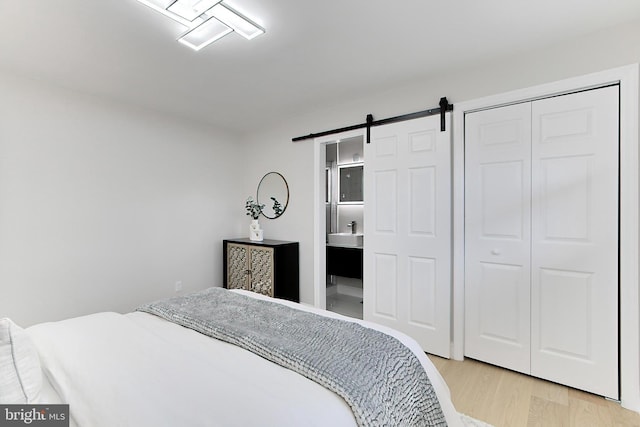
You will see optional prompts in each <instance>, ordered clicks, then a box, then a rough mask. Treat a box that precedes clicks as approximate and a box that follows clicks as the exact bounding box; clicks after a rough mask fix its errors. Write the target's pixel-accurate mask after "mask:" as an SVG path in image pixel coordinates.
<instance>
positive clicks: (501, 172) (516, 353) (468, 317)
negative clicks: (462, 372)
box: [465, 103, 531, 373]
mask: <svg viewBox="0 0 640 427" xmlns="http://www.w3.org/2000/svg"><path fill="white" fill-rule="evenodd" d="M530 147H531V106H530V104H529V103H525V104H518V105H513V106H508V107H502V108H496V109H492V110H486V111H480V112H476V113H471V114H467V116H466V117H465V324H466V325H465V355H466V356H468V357H472V358H475V359H479V360H484V361H487V362H490V363H493V364H498V365H501V366H504V367H507V368H510V369H513V370H516V371H520V372H525V373H529V370H530V333H529V325H530V299H529V289H530V267H529V266H530V246H531V240H530V211H531V204H530V200H531V191H530V188H531V166H530V165H531V159H530V157H531V148H530Z"/></svg>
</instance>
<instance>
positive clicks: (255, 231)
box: [249, 219, 263, 242]
mask: <svg viewBox="0 0 640 427" xmlns="http://www.w3.org/2000/svg"><path fill="white" fill-rule="evenodd" d="M249 240H253V241H254V242H261V241H262V240H263V238H262V228H260V223H259V222H258V220H257V219H252V220H251V224H250V225H249Z"/></svg>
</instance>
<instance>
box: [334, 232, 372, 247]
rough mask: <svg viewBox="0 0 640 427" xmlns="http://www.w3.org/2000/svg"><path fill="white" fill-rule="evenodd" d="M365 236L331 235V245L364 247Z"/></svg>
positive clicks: (350, 234) (358, 234) (349, 234)
mask: <svg viewBox="0 0 640 427" xmlns="http://www.w3.org/2000/svg"><path fill="white" fill-rule="evenodd" d="M363 241H364V235H363V234H360V233H357V234H352V233H330V234H329V244H330V245H340V246H362V243H363Z"/></svg>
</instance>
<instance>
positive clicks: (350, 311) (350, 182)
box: [324, 135, 364, 319]
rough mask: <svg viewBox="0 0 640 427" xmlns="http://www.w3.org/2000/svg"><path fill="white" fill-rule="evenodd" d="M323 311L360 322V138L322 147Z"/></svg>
mask: <svg viewBox="0 0 640 427" xmlns="http://www.w3.org/2000/svg"><path fill="white" fill-rule="evenodd" d="M325 150H326V151H325V154H326V167H325V185H324V187H325V215H326V308H327V310H329V311H333V312H336V313H340V314H343V315H345V316H349V317H355V318H358V319H362V301H363V288H362V266H363V245H364V235H363V233H362V230H363V229H364V193H363V172H364V138H363V137H362V135H359V136H355V137H351V138H344V139H338V140H336V141H335V142H331V143H327V144H325Z"/></svg>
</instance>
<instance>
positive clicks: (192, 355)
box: [0, 288, 464, 427]
mask: <svg viewBox="0 0 640 427" xmlns="http://www.w3.org/2000/svg"><path fill="white" fill-rule="evenodd" d="M214 291H215V292H214ZM203 292H214V293H220V294H224V295H223V296H224V297H225V298H226V297H227V295H230V298H242V301H243V303H244V301H245V300H250V302H249V303H250V304H254V301H255V302H259V301H262V302H259V304H263V305H269V306H273V304H275V305H276V306H277V307H276V308H277V309H278V310H289V311H290V312H291V313H293V315H295V316H310V317H317V318H319V319H321V320H323V321H325V320H326V319H331V320H330V321H331V322H342V323H340V325H342V326H341V328H340V329H342V327H345V326H346V325H351V326H350V327H353V328H359V330H360V329H361V330H365V332H366V333H369V331H373V332H374V333H376V334H382V335H384V337H385V339H386V338H388V339H390V340H392V341H394V342H399V343H401V346H402V347H403V348H405V349H406V350H407V351H408V352H409V353H410V354H411V356H410V358H412V359H413V358H415V360H416V361H417V362H416V363H417V364H418V365H419V366H420V370H421V371H422V370H423V371H424V373H425V374H426V376H427V377H428V382H430V384H431V387H432V389H433V393H434V394H435V396H436V399H435V400H436V402H435V405H436V406H439V408H440V410H441V414H442V417H443V418H444V420H443V421H442V422H438V423H436V424H434V425H448V426H452V427H456V426H462V425H464V424H463V421H462V418H461V416H460V414H458V413H457V412H456V410H455V408H454V406H453V403H452V402H451V399H450V394H449V390H448V388H447V385H446V384H445V382H444V380H443V379H442V377H441V376H440V374H439V373H438V371H437V370H436V369H435V367H434V366H433V364H432V363H431V362H430V361H429V359H428V358H427V357H426V355H425V353H424V352H422V350H421V348H420V347H419V346H418V344H417V343H416V342H415V341H414V340H412V339H411V338H409V337H407V336H406V335H404V334H402V333H399V332H397V331H394V330H392V329H389V328H385V327H382V326H379V325H375V324H372V323H369V322H365V321H361V320H356V319H352V318H347V317H344V316H341V315H338V314H336V313H331V312H327V311H323V310H318V309H315V308H312V307H307V306H303V305H301V304H296V303H293V302H289V301H284V300H276V299H272V298H268V297H264V296H262V295H258V294H255V293H252V292H248V291H242V290H233V291H230V290H222V289H220V288H210V289H209V290H206V291H203ZM190 297H191V298H192V299H193V300H195V299H198V300H202V295H201V294H200V293H196V294H193V295H192V296H190ZM171 303H172V304H173V306H171V307H178V308H180V307H182V306H185V304H186V303H184V302H182V300H179V299H176V298H173V299H171ZM274 307H275V306H274ZM281 307H282V308H281ZM154 308H155V309H156V311H162V310H161V309H158V308H157V306H143V307H141V308H140V309H139V311H135V312H132V313H127V314H118V313H110V312H105V313H96V314H92V315H88V316H83V317H78V318H72V319H68V320H63V321H59V322H51V323H43V324H39V325H35V326H31V327H29V328H26V329H24V330H22V329H20V328H19V327H17V326H15V325H13V326H10V327H9V329H10V330H9V331H7V330H5V331H4V332H3V331H2V330H0V357H3V355H5V356H6V354H7V352H6V345H7V342H8V341H12V342H13V345H14V347H15V345H20V346H21V347H22V348H17V349H16V348H13V349H12V350H11V351H12V352H13V354H14V356H13V357H16V358H17V360H15V361H14V362H15V363H14V365H15V366H14V367H15V368H16V369H17V371H18V372H17V375H18V377H19V378H18V379H19V385H20V387H22V388H23V390H22V395H23V396H24V398H25V400H26V401H23V402H22V403H48V404H55V403H68V404H69V405H70V413H71V425H74V426H79V427H84V426H90V427H100V426H105V427H107V426H108V427H114V426H336V427H339V426H356V425H385V424H386V425H389V422H388V421H387V422H380V421H379V420H380V419H381V418H379V417H380V416H387V414H386V412H388V410H387V409H384V410H380V412H381V414H377V415H375V417H373V418H372V419H373V421H372V419H369V420H367V419H366V418H367V415H366V414H365V415H361V414H360V413H359V412H358V411H359V409H358V408H355V409H354V406H353V402H352V401H351V400H350V398H349V397H348V396H347V397H345V396H344V395H341V394H340V393H341V389H340V387H338V390H339V392H336V390H335V386H334V390H331V389H330V388H331V387H329V388H327V385H326V384H324V385H321V384H322V383H323V381H322V380H321V379H322V377H321V379H320V380H319V379H318V378H315V376H314V375H315V374H314V373H315V370H313V369H312V372H311V375H310V374H309V373H308V371H300V370H298V371H296V367H295V366H293V367H292V366H289V365H287V363H284V362H278V361H276V362H277V363H274V361H271V360H269V357H270V355H271V353H272V352H273V350H269V349H267V350H264V349H263V352H264V351H266V352H267V354H266V355H265V354H263V353H261V352H260V350H259V349H258V350H255V349H253V350H251V351H250V350H247V349H244V348H242V346H241V344H238V343H232V342H233V340H227V341H229V342H227V341H224V340H222V339H216V338H212V337H210V336H207V335H205V334H204V333H202V332H198V331H197V329H198V327H197V326H198V325H195V326H194V321H193V320H184V319H183V321H182V323H183V324H184V323H187V324H188V327H185V326H183V325H181V324H179V323H180V319H178V322H177V323H174V322H176V319H175V318H177V317H180V318H181V319H182V317H184V316H182V315H181V314H175V313H173V311H172V313H173V314H172V316H173V317H174V319H170V320H171V321H170V320H166V319H165V318H162V317H160V316H159V315H158V314H157V313H153V314H152V312H153V310H154ZM171 310H173V308H171ZM186 310H187V311H189V310H192V309H190V308H189V309H186ZM165 311H166V310H165ZM213 311H217V310H213ZM234 313H236V314H235V320H236V321H237V319H239V318H245V317H251V315H250V314H248V313H251V310H243V311H238V310H237V311H235V312H234ZM287 313H288V312H287ZM303 313H304V314H303ZM287 315H290V314H287ZM225 316H226V317H234V316H229V315H228V314H226V315H225ZM296 319H298V317H296ZM326 321H327V322H328V321H329V320H326ZM189 322H191V323H189ZM195 323H199V321H195ZM231 323H232V324H234V323H236V322H235V321H233V322H231ZM263 323H265V322H263ZM269 323H270V322H269ZM276 323H277V322H276ZM281 323H284V324H286V323H293V322H281ZM296 323H300V321H298V320H296ZM5 326H6V325H5ZM281 326H282V325H280V326H278V327H281ZM284 326H286V325H284ZM11 328H13V329H11ZM0 329H2V328H0ZM194 329H195V330H194ZM213 329H214V333H218V332H216V331H217V329H218V328H217V327H213ZM7 333H9V334H11V335H12V337H11V340H7V339H5V340H4V341H3V340H2V338H1V336H2V335H3V334H4V335H6V334H7ZM287 334H289V333H288V332H287V333H285V335H287ZM245 335H246V333H244V332H243V333H241V334H240V338H239V339H240V340H245V338H246V337H245ZM305 335H307V336H309V337H321V336H324V335H325V333H324V332H323V333H322V334H317V333H306V334H305ZM382 335H380V336H382ZM294 339H295V341H302V340H303V338H294ZM349 339H350V338H349ZM313 340H314V341H315V338H314V339H313ZM364 341H367V343H364V342H363V343H357V344H356V345H355V347H363V348H364V346H365V345H367V346H371V345H373V344H372V342H374V341H375V342H376V343H377V342H378V341H380V342H381V341H384V340H382V339H380V338H375V339H372V338H370V337H369V338H366V339H365V340H364ZM251 342H252V344H251V345H252V346H254V347H259V345H257V344H255V342H254V341H251ZM385 345H389V344H385ZM276 346H277V345H276ZM2 347H5V349H4V350H2V349H1V348H2ZM301 347H302V348H303V350H305V349H307V350H309V348H310V347H309V346H308V345H307V344H304V345H301ZM339 347H340V348H335V347H334V349H335V354H338V353H339V352H338V350H341V347H343V345H342V344H341V345H340V346H339ZM371 348H373V347H371ZM280 350H283V351H285V350H287V349H279V350H278V351H280ZM367 351H370V352H372V353H373V352H375V351H372V350H367ZM33 352H35V353H36V356H33ZM385 352H386V350H385V349H384V348H383V349H382V353H385ZM276 353H277V352H276ZM278 354H280V353H278ZM309 354H310V356H311V357H312V358H313V356H314V354H317V355H321V356H322V357H321V359H322V360H323V363H325V364H327V363H328V364H329V365H331V366H334V365H336V360H335V358H334V360H333V361H332V360H331V357H332V355H333V354H334V351H333V350H332V351H327V350H326V349H325V350H318V351H316V350H313V351H309ZM295 357H298V356H295ZM341 357H342V356H341ZM277 358H280V356H277V357H276V359H277ZM371 358H372V359H374V357H373V356H372V357H371ZM401 358H402V360H405V359H408V358H409V357H407V356H406V355H403V356H401ZM327 361H328V362H327ZM294 362H295V363H293V365H299V364H304V363H302V362H300V361H299V360H298V359H295V360H294ZM358 363H359V364H360V365H363V364H369V362H366V363H361V362H358ZM393 363H395V364H396V365H397V364H398V362H397V361H396V362H393ZM5 365H6V364H5ZM5 365H2V366H0V369H3V372H2V373H3V376H4V377H5V378H8V377H7V376H6V375H5V372H4V370H6V369H5V368H6V366H5ZM290 365H291V363H290ZM314 369H315V368H314ZM348 369H351V368H348ZM36 370H37V372H36ZM386 370H387V368H385V373H378V374H376V375H362V376H356V377H355V379H350V380H349V381H347V383H348V384H347V388H348V387H349V384H351V383H352V382H357V381H356V380H358V378H361V377H365V376H366V377H368V378H369V379H368V381H370V380H371V378H375V383H376V384H375V387H387V386H386V385H384V384H383V383H384V382H385V381H388V377H390V375H388V374H387V373H386ZM40 374H41V375H40ZM347 376H348V375H347ZM415 376H416V375H413V374H412V376H411V377H412V378H411V379H414V377H415ZM39 378H40V380H39ZM310 378H311V379H310ZM338 380H339V379H338ZM5 382H6V381H5ZM325 382H326V381H325ZM329 382H330V383H331V381H329ZM365 384H366V382H365ZM3 387H4V389H5V390H4V391H3V390H2V388H3ZM366 387H367V388H371V389H374V388H375V387H374V386H370V385H367V386H366ZM411 387H415V385H414V384H412V385H411ZM6 388H7V385H6V384H0V403H12V402H1V399H2V398H3V395H4V398H5V399H7V398H11V397H7V396H8V395H7V393H6ZM343 388H344V387H343ZM410 392H412V393H414V394H415V389H412V390H410ZM380 393H381V392H379V391H378V392H375V393H374V396H373V397H374V398H375V397H376V396H379V395H380ZM382 393H385V391H383V392H382ZM395 394H396V391H395V389H394V391H393V392H391V394H389V395H388V396H384V397H383V398H382V400H381V401H380V402H379V403H376V405H378V406H379V405H380V404H386V403H388V402H389V400H390V399H393V397H394V395H395ZM20 396H21V395H20V394H18V398H20ZM14 398H15V396H14ZM363 400H364V401H365V402H364V403H365V406H366V404H367V403H371V402H370V398H369V397H367V398H365V399H363ZM406 401H407V399H404V398H402V400H401V401H400V402H398V403H392V406H391V408H390V409H391V410H394V411H396V412H403V411H405V409H403V408H401V409H398V408H400V407H401V406H403V405H405V403H406ZM348 402H349V403H348ZM16 403H18V402H16ZM432 403H433V402H431V403H430V404H432ZM376 407H377V406H374V408H373V410H374V411H375V409H376ZM365 409H366V408H365ZM407 411H408V409H407ZM376 417H378V418H376ZM363 418H364V421H363ZM376 420H378V421H376ZM394 424H397V425H402V424H407V423H405V422H404V421H398V422H397V423H395V422H394ZM411 424H414V423H413V422H412V423H411ZM416 424H423V425H430V424H429V423H423V422H420V423H416Z"/></svg>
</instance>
